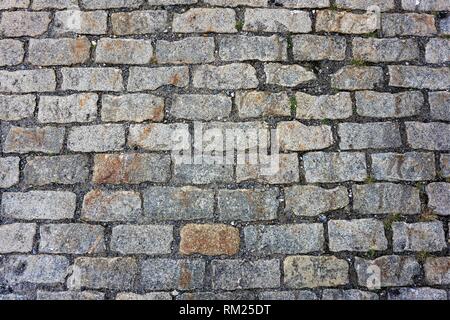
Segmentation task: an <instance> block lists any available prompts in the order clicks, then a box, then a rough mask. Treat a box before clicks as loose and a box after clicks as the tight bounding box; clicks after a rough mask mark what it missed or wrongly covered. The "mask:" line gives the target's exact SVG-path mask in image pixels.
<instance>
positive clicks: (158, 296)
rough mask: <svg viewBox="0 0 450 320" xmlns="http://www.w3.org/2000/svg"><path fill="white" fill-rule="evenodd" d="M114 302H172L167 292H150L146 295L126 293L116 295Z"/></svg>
mask: <svg viewBox="0 0 450 320" xmlns="http://www.w3.org/2000/svg"><path fill="white" fill-rule="evenodd" d="M116 300H143V301H148V300H172V296H171V295H170V293H168V292H150V293H146V294H136V293H131V292H126V293H118V294H117V296H116Z"/></svg>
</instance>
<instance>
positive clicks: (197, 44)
mask: <svg viewBox="0 0 450 320" xmlns="http://www.w3.org/2000/svg"><path fill="white" fill-rule="evenodd" d="M156 61H158V63H174V64H185V63H188V64H198V63H208V62H213V61H214V38H212V37H189V38H185V39H182V40H178V41H164V40H160V41H157V42H156Z"/></svg>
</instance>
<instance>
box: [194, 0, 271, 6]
mask: <svg viewBox="0 0 450 320" xmlns="http://www.w3.org/2000/svg"><path fill="white" fill-rule="evenodd" d="M203 2H205V3H207V4H210V5H213V6H221V7H238V6H248V7H266V6H267V3H268V0H252V1H248V0H204V1H203Z"/></svg>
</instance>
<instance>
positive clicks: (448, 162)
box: [441, 154, 450, 177]
mask: <svg viewBox="0 0 450 320" xmlns="http://www.w3.org/2000/svg"><path fill="white" fill-rule="evenodd" d="M441 174H442V175H443V176H444V177H450V154H442V155H441Z"/></svg>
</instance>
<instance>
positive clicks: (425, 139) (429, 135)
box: [406, 122, 450, 151]
mask: <svg viewBox="0 0 450 320" xmlns="http://www.w3.org/2000/svg"><path fill="white" fill-rule="evenodd" d="M406 134H407V139H408V144H409V145H410V147H412V148H414V149H425V150H443V151H445V150H450V124H446V123H440V122H431V123H422V122H406Z"/></svg>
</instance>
